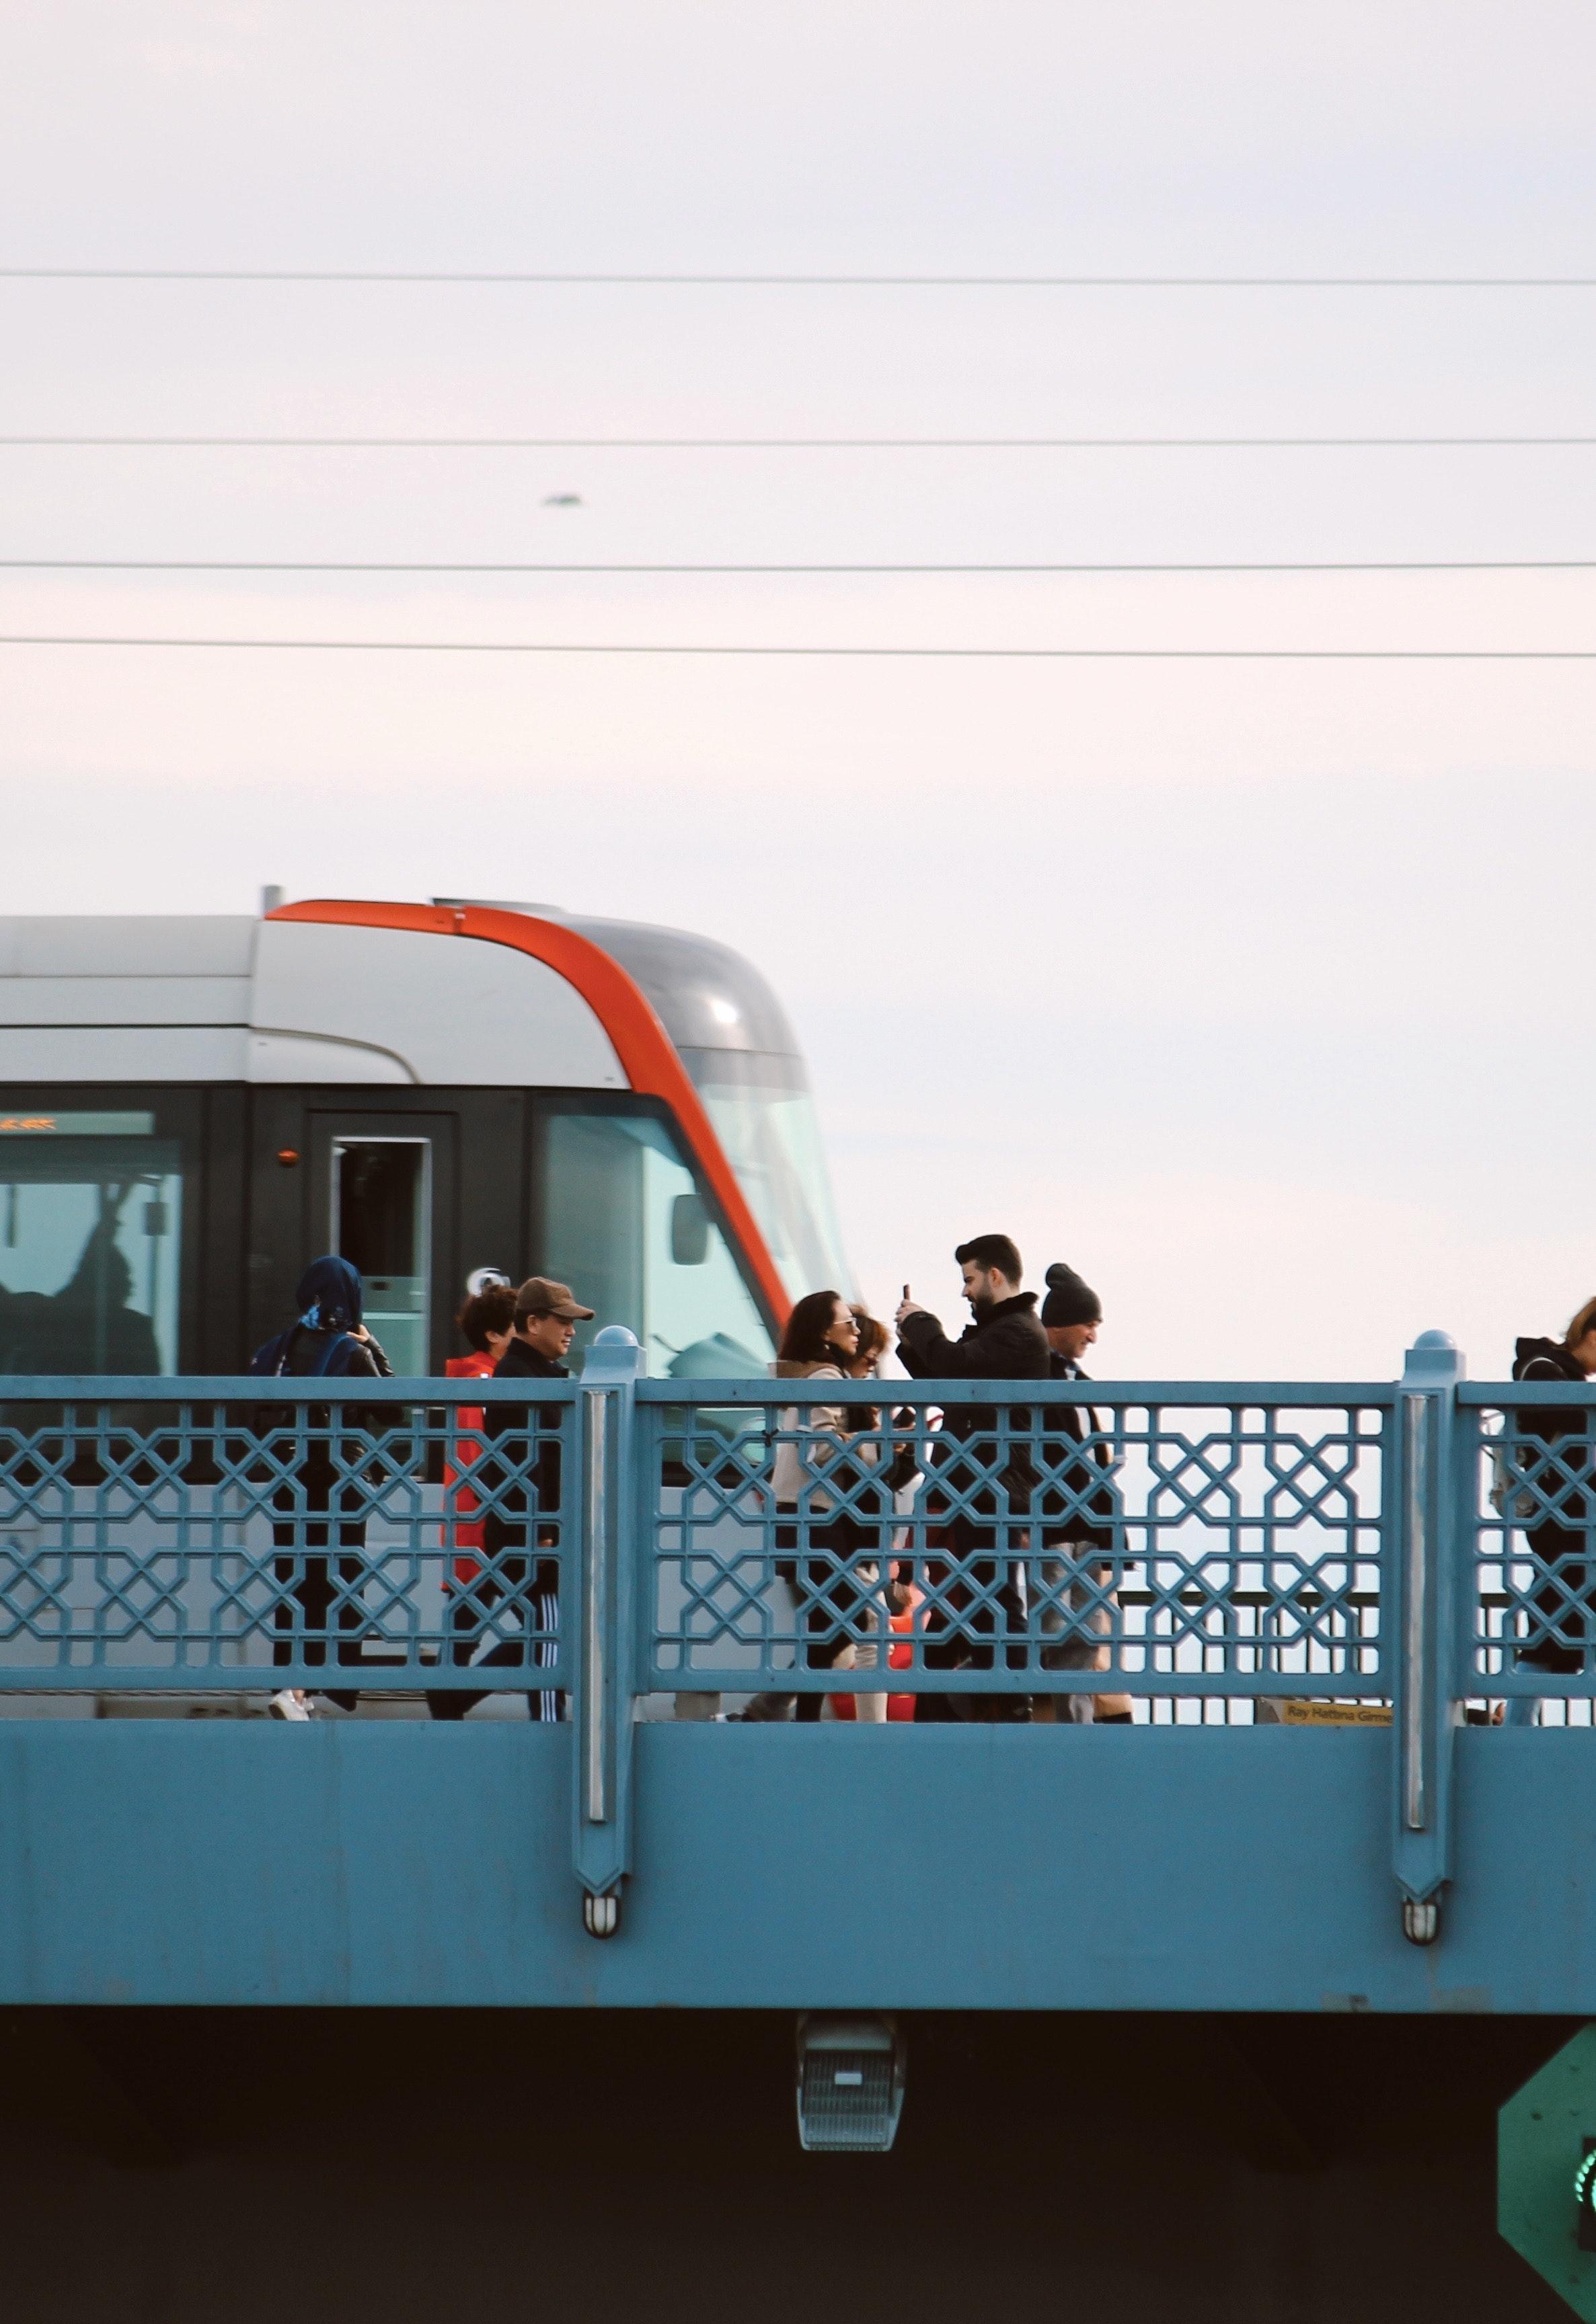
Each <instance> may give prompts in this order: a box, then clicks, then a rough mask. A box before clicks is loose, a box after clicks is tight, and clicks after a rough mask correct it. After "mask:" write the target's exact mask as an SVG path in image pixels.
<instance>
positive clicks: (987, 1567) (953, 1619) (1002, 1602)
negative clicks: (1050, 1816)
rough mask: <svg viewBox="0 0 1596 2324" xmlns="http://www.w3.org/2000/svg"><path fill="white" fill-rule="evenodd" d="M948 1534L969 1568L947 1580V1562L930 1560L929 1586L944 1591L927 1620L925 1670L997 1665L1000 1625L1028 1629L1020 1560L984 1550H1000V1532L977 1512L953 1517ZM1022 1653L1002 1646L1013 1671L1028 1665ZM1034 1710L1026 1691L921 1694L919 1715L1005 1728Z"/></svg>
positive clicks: (1010, 1631)
mask: <svg viewBox="0 0 1596 2324" xmlns="http://www.w3.org/2000/svg"><path fill="white" fill-rule="evenodd" d="M943 1539H944V1541H945V1543H946V1546H947V1548H948V1549H950V1550H951V1551H952V1552H953V1554H954V1556H955V1558H956V1559H957V1560H958V1561H959V1563H960V1564H961V1565H962V1566H963V1567H964V1574H962V1575H961V1576H959V1577H958V1578H957V1579H955V1581H953V1582H949V1581H948V1574H949V1571H950V1568H949V1567H948V1566H947V1565H946V1564H943V1563H940V1562H939V1561H937V1560H936V1558H934V1557H929V1558H927V1561H926V1582H927V1586H928V1587H929V1588H930V1589H932V1590H936V1591H940V1592H941V1593H942V1594H941V1601H940V1603H938V1604H936V1605H935V1606H933V1607H932V1608H931V1609H930V1610H929V1611H928V1612H927V1617H926V1646H925V1662H926V1668H927V1670H979V1671H989V1670H994V1669H995V1668H996V1667H997V1646H996V1643H995V1641H996V1639H997V1637H998V1634H999V1625H1000V1622H1001V1627H1002V1629H1003V1630H1004V1631H1005V1632H1007V1633H1008V1634H1010V1636H1012V1635H1013V1634H1014V1633H1015V1632H1017V1631H1018V1632H1019V1633H1021V1634H1023V1633H1024V1630H1025V1601H1024V1600H1023V1599H1022V1597H1021V1596H1020V1592H1019V1585H1018V1584H1017V1582H1016V1581H1015V1567H1016V1563H1017V1562H1018V1561H1017V1560H1016V1559H1014V1558H1010V1557H1007V1556H1005V1557H1003V1558H1001V1559H999V1558H998V1557H997V1556H995V1555H994V1556H992V1557H983V1556H981V1555H979V1554H978V1553H979V1552H980V1551H982V1550H987V1549H990V1550H992V1551H996V1550H997V1549H998V1547H999V1545H1000V1543H999V1532H998V1527H997V1526H995V1525H981V1524H979V1523H977V1521H976V1520H975V1519H974V1518H973V1517H965V1516H963V1515H960V1516H958V1517H949V1518H948V1520H947V1523H946V1526H945V1527H944V1528H943ZM1002 1546H1004V1547H1005V1548H1006V1547H1007V1544H1006V1543H1004V1544H1003V1545H1002ZM1000 1569H1001V1574H1000ZM1025 1657H1026V1649H1025V1648H1024V1647H1023V1646H1005V1647H1004V1649H1003V1658H1004V1661H1005V1664H1006V1665H1007V1666H1008V1668H1009V1669H1010V1670H1023V1669H1024V1668H1025ZM1030 1708H1031V1706H1030V1697H1029V1694H922V1695H921V1696H920V1698H919V1701H918V1702H917V1703H916V1705H915V1717H916V1719H917V1720H928V1721H931V1722H933V1723H936V1722H940V1723H942V1724H944V1725H947V1724H951V1723H953V1722H955V1721H967V1722H970V1723H973V1724H974V1725H978V1726H982V1725H992V1726H1007V1725H1010V1724H1014V1723H1023V1722H1024V1721H1025V1720H1029V1717H1030Z"/></svg>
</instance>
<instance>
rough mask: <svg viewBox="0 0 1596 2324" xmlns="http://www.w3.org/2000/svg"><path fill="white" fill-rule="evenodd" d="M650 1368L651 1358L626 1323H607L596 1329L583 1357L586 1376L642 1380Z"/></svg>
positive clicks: (591, 1377) (583, 1372) (584, 1376)
mask: <svg viewBox="0 0 1596 2324" xmlns="http://www.w3.org/2000/svg"><path fill="white" fill-rule="evenodd" d="M647 1370H648V1360H647V1358H646V1357H645V1355H644V1353H643V1351H642V1349H641V1346H640V1345H639V1342H638V1338H637V1334H636V1333H635V1332H629V1331H628V1330H627V1328H626V1326H625V1324H624V1323H606V1324H605V1325H604V1328H603V1330H602V1331H598V1332H595V1333H594V1335H593V1338H592V1340H591V1341H590V1342H589V1343H588V1346H587V1350H586V1354H585V1355H584V1356H583V1358H582V1377H583V1379H601V1380H631V1379H642V1377H643V1376H644V1374H645V1372H646V1371H647Z"/></svg>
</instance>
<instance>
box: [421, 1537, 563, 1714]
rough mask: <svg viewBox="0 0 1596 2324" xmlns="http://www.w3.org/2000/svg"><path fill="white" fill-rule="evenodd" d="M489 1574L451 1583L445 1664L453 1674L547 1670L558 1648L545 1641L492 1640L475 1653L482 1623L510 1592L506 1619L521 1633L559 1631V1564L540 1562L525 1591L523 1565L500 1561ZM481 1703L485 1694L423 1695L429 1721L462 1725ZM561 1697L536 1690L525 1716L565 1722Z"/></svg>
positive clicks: (447, 1690)
mask: <svg viewBox="0 0 1596 2324" xmlns="http://www.w3.org/2000/svg"><path fill="white" fill-rule="evenodd" d="M496 1574H497V1578H495V1576H494V1575H493V1574H479V1575H478V1576H477V1578H476V1579H475V1581H474V1582H457V1584H456V1585H455V1588H454V1591H453V1592H452V1593H451V1594H452V1596H453V1599H454V1603H453V1604H452V1605H451V1607H450V1608H449V1628H450V1629H451V1630H453V1631H454V1632H455V1634H456V1635H455V1637H454V1638H453V1639H452V1640H451V1642H450V1645H449V1650H448V1651H449V1660H450V1662H451V1663H452V1664H453V1665H454V1666H455V1668H456V1669H457V1670H466V1669H467V1668H469V1669H472V1670H521V1669H524V1668H525V1667H526V1666H527V1665H528V1664H529V1663H530V1665H532V1666H533V1667H534V1668H538V1669H543V1670H550V1669H552V1668H553V1666H554V1664H555V1662H556V1661H557V1660H558V1653H559V1648H558V1643H557V1641H556V1639H555V1638H554V1637H537V1638H529V1637H525V1636H523V1637H519V1638H496V1639H495V1640H494V1644H493V1645H492V1646H489V1647H488V1648H487V1650H486V1652H485V1653H484V1652H482V1651H481V1647H482V1641H483V1637H484V1633H485V1632H486V1631H487V1627H488V1617H489V1615H490V1614H491V1613H492V1612H493V1609H494V1607H495V1606H496V1605H498V1604H499V1603H500V1601H501V1600H503V1599H504V1598H505V1597H507V1596H509V1595H510V1593H511V1592H512V1591H513V1592H514V1602H513V1604H512V1607H511V1609H510V1611H511V1615H512V1618H513V1619H514V1620H515V1621H516V1622H517V1623H519V1624H520V1625H521V1628H522V1629H523V1631H525V1630H531V1629H535V1630H538V1631H558V1628H559V1561H558V1558H553V1557H540V1558H539V1559H538V1561H537V1570H536V1572H534V1574H533V1576H532V1584H531V1588H530V1591H529V1590H527V1589H526V1587H525V1584H526V1580H527V1560H526V1559H525V1558H524V1557H507V1558H503V1559H502V1560H501V1562H500V1563H499V1566H498V1568H497V1569H496ZM486 1700H487V1691H486V1690H485V1689H484V1691H483V1692H480V1693H475V1694H474V1693H471V1692H468V1691H466V1690H464V1689H461V1688H458V1687H452V1686H450V1687H442V1686H439V1687H431V1688H429V1690H428V1694H427V1708H428V1710H429V1711H430V1713H431V1715H432V1717H433V1718H434V1719H464V1718H465V1716H466V1712H467V1711H469V1710H471V1709H472V1708H473V1706H474V1705H475V1704H476V1703H479V1702H484V1701H486ZM565 1700H566V1699H565V1695H564V1693H563V1692H562V1691H561V1690H560V1689H559V1688H558V1687H552V1686H549V1687H540V1688H538V1689H537V1690H536V1691H535V1692H531V1693H530V1694H529V1695H528V1696H527V1711H528V1715H529V1716H530V1718H532V1719H536V1720H559V1719H563V1718H564V1716H565Z"/></svg>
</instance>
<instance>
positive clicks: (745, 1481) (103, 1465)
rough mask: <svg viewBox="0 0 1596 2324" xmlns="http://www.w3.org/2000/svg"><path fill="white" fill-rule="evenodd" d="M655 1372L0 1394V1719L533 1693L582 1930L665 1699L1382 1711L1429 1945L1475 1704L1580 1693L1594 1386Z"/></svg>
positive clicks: (1594, 1467)
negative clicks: (558, 1781)
mask: <svg viewBox="0 0 1596 2324" xmlns="http://www.w3.org/2000/svg"><path fill="white" fill-rule="evenodd" d="M640 1364H641V1357H640V1353H639V1351H638V1350H637V1349H636V1347H635V1344H634V1343H632V1342H631V1341H630V1338H629V1336H628V1335H627V1334H625V1333H604V1334H601V1336H600V1339H599V1341H598V1342H596V1343H595V1346H594V1348H593V1349H592V1350H591V1351H589V1354H588V1358H587V1361H586V1368H585V1369H584V1371H583V1373H582V1374H581V1376H580V1377H579V1378H577V1379H572V1380H570V1381H568V1382H550V1383H548V1384H547V1385H545V1384H541V1383H540V1384H536V1385H534V1384H530V1383H524V1382H516V1383H513V1384H512V1383H506V1382H492V1381H489V1382H469V1383H464V1382H462V1383H456V1382H447V1383H445V1382H441V1381H438V1380H435V1379H410V1380H392V1381H384V1382H383V1383H382V1384H381V1389H380V1397H381V1400H380V1401H374V1390H373V1387H372V1384H371V1383H370V1382H369V1381H368V1382H363V1383H358V1384H356V1383H349V1382H326V1381H316V1382H289V1381H282V1380H270V1381H259V1380H243V1379H212V1380H198V1379H186V1380H175V1381H174V1380H148V1379H10V1380H7V1381H6V1382H5V1383H4V1386H3V1388H0V1692H5V1693H6V1694H9V1695H12V1696H19V1695H20V1696H25V1695H28V1694H31V1693H37V1694H45V1693H52V1692H53V1693H57V1694H59V1693H62V1692H70V1693H94V1692H109V1691H122V1690H132V1691H139V1692H178V1693H180V1692H190V1693H191V1692H196V1691H212V1690H218V1691H228V1692H239V1691H254V1692H271V1691H274V1690H276V1689H278V1688H281V1687H285V1686H289V1687H303V1688H308V1689H317V1688H327V1689H329V1690H330V1689H346V1688H357V1689H358V1690H359V1691H361V1692H377V1693H383V1692H387V1693H390V1694H392V1693H403V1692H409V1693H412V1694H413V1693H415V1692H417V1691H425V1692H429V1693H430V1694H432V1695H434V1696H435V1697H437V1698H447V1697H448V1696H449V1695H450V1694H452V1693H457V1692H460V1691H462V1690H464V1691H467V1692H471V1693H473V1694H487V1693H513V1692H521V1693H525V1694H528V1695H529V1696H531V1697H533V1698H534V1701H535V1702H538V1703H540V1704H541V1705H542V1707H543V1711H544V1715H545V1716H547V1715H549V1714H550V1712H551V1711H552V1712H553V1713H554V1714H555V1715H559V1716H561V1717H568V1718H569V1719H570V1720H572V1721H573V1722H574V1723H575V1726H576V1728H577V1749H576V1751H575V1753H574V1761H573V1764H574V1768H575V1778H574V1780H575V1782H576V1785H577V1800H576V1816H575V1829H576V1834H577V1839H576V1869H577V1876H578V1878H579V1880H580V1882H581V1885H582V1886H583V1888H584V1890H585V1891H586V1895H587V1897H588V1899H589V1903H590V1906H591V1908H592V1909H591V1912H590V1921H589V1924H590V1925H593V1926H595V1927H598V1928H599V1929H600V1930H601V1932H602V1927H603V1924H604V1901H605V1900H606V1899H608V1900H612V1902H613V1898H614V1897H615V1896H616V1895H618V1893H619V1890H620V1886H621V1883H622V1882H623V1878H624V1877H625V1875H626V1874H627V1872H628V1870H629V1869H630V1868H631V1848H632V1842H631V1770H632V1756H633V1742H632V1737H633V1729H634V1723H635V1720H636V1718H637V1715H638V1707H639V1704H640V1702H641V1701H642V1699H644V1698H646V1697H650V1696H657V1695H659V1694H661V1693H664V1694H667V1695H674V1696H675V1697H676V1699H677V1705H678V1710H680V1711H685V1712H688V1713H691V1712H692V1711H695V1710H696V1711H699V1712H700V1713H702V1711H704V1710H705V1709H706V1708H712V1707H713V1705H714V1703H715V1699H716V1698H718V1699H719V1700H720V1701H728V1700H733V1701H734V1700H736V1699H738V1698H743V1699H744V1700H746V1699H749V1698H753V1699H755V1700H756V1703H757V1702H758V1701H762V1702H763V1703H764V1704H765V1706H766V1707H767V1709H769V1708H770V1706H771V1705H772V1704H774V1706H775V1710H776V1711H780V1710H782V1709H784V1708H786V1707H788V1705H789V1701H796V1700H797V1699H798V1698H799V1697H802V1696H806V1695H814V1694H816V1693H818V1694H832V1695H838V1696H844V1695H851V1696H853V1697H854V1698H855V1699H856V1702H857V1707H858V1709H859V1710H860V1711H861V1712H868V1711H870V1709H871V1705H872V1702H873V1704H874V1706H875V1709H874V1712H873V1714H872V1715H876V1716H879V1715H880V1713H881V1701H882V1700H883V1698H884V1697H885V1695H886V1693H887V1692H888V1691H889V1690H890V1692H891V1693H893V1694H897V1695H911V1696H916V1697H918V1698H921V1701H920V1710H921V1711H922V1713H925V1714H929V1715H935V1716H936V1717H939V1718H941V1719H943V1720H955V1721H956V1720H959V1719H960V1718H961V1717H977V1718H982V1717H991V1716H994V1715H996V1716H1001V1715H1004V1714H1005V1713H1007V1714H1010V1715H1012V1714H1014V1713H1016V1712H1020V1711H1022V1708H1023V1706H1025V1705H1027V1704H1029V1703H1034V1702H1036V1701H1038V1700H1039V1699H1045V1698H1052V1701H1053V1707H1054V1709H1055V1711H1056V1713H1057V1715H1059V1716H1067V1715H1068V1711H1069V1706H1070V1702H1071V1699H1072V1698H1080V1697H1084V1696H1102V1695H1103V1694H1105V1693H1111V1692H1123V1693H1128V1694H1130V1696H1132V1697H1133V1698H1134V1699H1135V1700H1136V1701H1137V1702H1138V1703H1139V1704H1140V1705H1144V1706H1145V1705H1149V1704H1156V1703H1158V1702H1169V1701H1176V1700H1180V1701H1190V1700H1191V1699H1194V1698H1198V1699H1201V1698H1209V1699H1216V1698H1217V1699H1221V1700H1222V1701H1224V1702H1226V1703H1227V1704H1230V1705H1232V1706H1241V1707H1242V1708H1243V1710H1244V1711H1252V1710H1255V1709H1256V1710H1259V1711H1261V1710H1262V1709H1263V1708H1264V1706H1265V1705H1267V1706H1268V1708H1269V1711H1270V1712H1271V1714H1272V1715H1273V1716H1275V1717H1279V1716H1280V1715H1282V1712H1281V1706H1287V1707H1289V1706H1290V1705H1291V1704H1293V1703H1294V1702H1296V1703H1300V1702H1305V1701H1341V1702H1349V1703H1361V1704H1365V1705H1370V1706H1373V1707H1374V1708H1373V1710H1372V1711H1371V1713H1370V1715H1371V1716H1374V1717H1376V1718H1380V1717H1388V1718H1389V1720H1390V1721H1391V1725H1392V1730H1393V1732H1392V1771H1393V1793H1392V1812H1393V1826H1392V1833H1393V1837H1392V1847H1393V1851H1394V1868H1395V1872H1396V1877H1397V1882H1398V1888H1399V1891H1400V1894H1401V1896H1402V1898H1403V1900H1404V1905H1405V1911H1406V1914H1407V1928H1408V1933H1409V1934H1410V1935H1414V1936H1416V1938H1418V1939H1419V1940H1421V1941H1422V1940H1424V1939H1425V1937H1426V1935H1427V1934H1433V1933H1434V1927H1435V1900H1436V1899H1437V1897H1438V1895H1439V1894H1440V1891H1441V1889H1442V1887H1443V1886H1444V1883H1445V1881H1446V1880H1447V1878H1448V1877H1449V1875H1450V1828H1451V1813H1450V1787H1451V1765H1452V1745H1451V1738H1452V1735H1453V1730H1454V1729H1455V1727H1456V1726H1457V1724H1458V1723H1459V1721H1460V1720H1461V1719H1462V1716H1463V1715H1464V1706H1465V1705H1466V1704H1468V1703H1469V1702H1471V1701H1473V1702H1475V1703H1477V1704H1479V1705H1480V1706H1481V1710H1482V1711H1483V1710H1484V1706H1485V1705H1486V1704H1487V1703H1488V1702H1489V1701H1490V1699H1491V1698H1496V1699H1497V1700H1499V1701H1503V1702H1506V1703H1508V1704H1509V1705H1511V1704H1513V1703H1516V1702H1519V1701H1525V1700H1526V1699H1527V1698H1531V1697H1537V1696H1538V1697H1547V1696H1558V1695H1561V1696H1565V1697H1568V1696H1585V1697H1590V1696H1591V1695H1592V1694H1593V1693H1596V1652H1593V1649H1596V1630H1593V1626H1592V1622H1591V1600H1592V1597H1596V1389H1585V1388H1562V1387H1553V1388H1548V1387H1545V1386H1538V1385H1537V1386H1536V1387H1534V1388H1513V1387H1502V1386H1495V1385H1492V1386H1486V1387H1480V1386H1471V1385H1469V1384H1468V1383H1466V1382H1465V1381H1463V1379H1462V1364H1461V1360H1460V1359H1459V1358H1458V1356H1457V1354H1456V1352H1455V1351H1454V1350H1453V1347H1452V1345H1451V1342H1448V1341H1446V1340H1445V1339H1444V1335H1441V1334H1436V1333H1432V1334H1426V1335H1425V1338H1424V1339H1423V1340H1421V1341H1420V1342H1419V1343H1418V1344H1417V1346H1416V1348H1415V1349H1414V1350H1413V1351H1411V1353H1410V1355H1409V1358H1408V1362H1407V1370H1406V1372H1405V1374H1404V1376H1403V1378H1402V1379H1400V1380H1399V1381H1398V1382H1395V1383H1378V1382H1376V1383H1370V1382H1353V1383H1345V1382H1338V1383H1282V1382H1258V1381H1250V1382H1241V1383H1234V1382H1232V1383H1213V1382H1194V1381H1175V1382H1145V1381H1143V1382H1133V1383H1125V1382H1095V1381H1094V1382H1092V1383H1089V1384H1088V1383H1077V1384H1069V1385H1066V1384H1056V1383H1047V1384H1043V1383H1038V1382H1020V1383H1012V1384H1006V1383H1005V1384H1000V1383H992V1382H979V1383H970V1382H943V1383H937V1382H916V1383H913V1384H910V1383H906V1382H898V1381H882V1382H858V1383H852V1382H849V1383H843V1384H838V1383H836V1382H835V1381H828V1382H826V1383H823V1384H821V1385H820V1387H819V1388H816V1389H813V1390H810V1389H808V1388H807V1383H805V1382H802V1381H793V1380H780V1381H766V1380H760V1381H751V1380H735V1381H714V1382H710V1381H702V1380H696V1381H692V1382H683V1381H676V1380H650V1379H644V1378H642V1377H641V1376H640V1369H639V1368H640ZM445 1708H446V1710H447V1701H446V1703H445ZM1140 1715H1141V1716H1143V1717H1145V1716H1146V1715H1147V1713H1146V1711H1145V1710H1143V1711H1142V1712H1141V1714H1140ZM1485 1715H1489V1712H1488V1711H1487V1712H1486V1713H1485ZM1512 1715H1517V1714H1512ZM728 1748H731V1747H730V1745H729V1744H728ZM860 1748H867V1747H865V1746H863V1745H862V1746H861V1747H860ZM1061 1748H1062V1747H1061Z"/></svg>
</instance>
